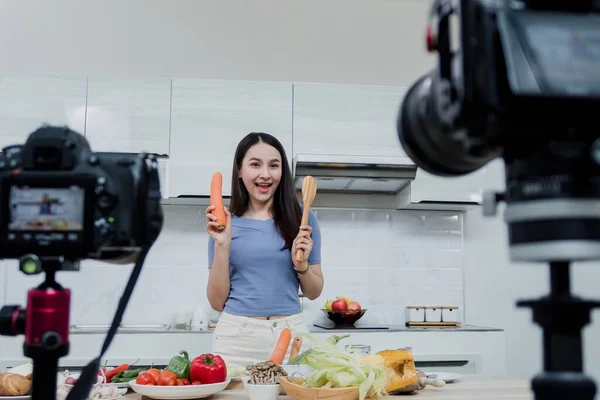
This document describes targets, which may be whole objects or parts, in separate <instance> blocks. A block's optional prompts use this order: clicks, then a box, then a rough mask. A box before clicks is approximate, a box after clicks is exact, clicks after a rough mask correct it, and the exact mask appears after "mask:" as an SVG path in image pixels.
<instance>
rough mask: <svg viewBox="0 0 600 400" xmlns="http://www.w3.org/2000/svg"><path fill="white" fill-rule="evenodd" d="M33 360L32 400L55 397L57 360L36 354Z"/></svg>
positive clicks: (45, 399) (46, 399)
mask: <svg viewBox="0 0 600 400" xmlns="http://www.w3.org/2000/svg"><path fill="white" fill-rule="evenodd" d="M32 359H33V381H32V385H31V399H32V400H49V399H54V398H55V397H56V379H57V376H58V375H57V374H58V358H56V357H52V356H44V355H43V354H37V357H35V356H34V357H32Z"/></svg>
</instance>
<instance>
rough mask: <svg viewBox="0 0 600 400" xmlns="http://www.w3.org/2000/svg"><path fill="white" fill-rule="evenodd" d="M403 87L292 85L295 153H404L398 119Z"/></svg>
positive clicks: (398, 154) (403, 154) (387, 154)
mask: <svg viewBox="0 0 600 400" xmlns="http://www.w3.org/2000/svg"><path fill="white" fill-rule="evenodd" d="M405 91H406V88H404V87H387V86H359V85H339V84H319V83H297V84H294V154H340V155H369V156H399V157H406V153H405V152H404V150H403V149H402V146H401V145H400V141H399V139H398V134H397V133H396V118H397V116H398V110H399V107H400V103H401V102H402V98H403V96H404V93H405Z"/></svg>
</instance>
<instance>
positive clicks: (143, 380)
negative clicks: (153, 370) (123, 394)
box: [135, 372, 156, 386]
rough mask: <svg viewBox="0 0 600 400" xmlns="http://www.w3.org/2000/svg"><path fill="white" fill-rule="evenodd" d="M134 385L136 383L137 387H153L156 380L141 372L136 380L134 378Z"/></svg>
mask: <svg viewBox="0 0 600 400" xmlns="http://www.w3.org/2000/svg"><path fill="white" fill-rule="evenodd" d="M135 383H137V384H138V385H151V386H155V385H156V379H154V377H153V376H152V375H151V374H149V373H148V372H142V373H141V374H139V375H138V377H137V378H135Z"/></svg>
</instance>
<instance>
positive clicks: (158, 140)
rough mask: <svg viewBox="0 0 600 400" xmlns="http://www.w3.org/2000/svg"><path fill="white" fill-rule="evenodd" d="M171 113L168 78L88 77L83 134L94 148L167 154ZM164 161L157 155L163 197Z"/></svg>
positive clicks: (165, 168)
mask: <svg viewBox="0 0 600 400" xmlns="http://www.w3.org/2000/svg"><path fill="white" fill-rule="evenodd" d="M170 116H171V80H170V79H163V78H137V77H133V78H121V77H118V78H112V77H111V78H108V77H102V78H100V77H90V78H89V81H88V99H87V118H86V133H85V135H86V138H87V139H88V141H89V142H90V146H91V148H92V150H94V151H115V152H127V153H139V152H150V153H157V154H159V155H165V156H168V154H169V125H170ZM167 162H168V161H167V160H166V159H162V158H161V159H159V175H160V179H161V191H162V194H163V197H166V195H167V187H166V185H167V180H166V176H167Z"/></svg>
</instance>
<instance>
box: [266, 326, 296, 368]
mask: <svg viewBox="0 0 600 400" xmlns="http://www.w3.org/2000/svg"><path fill="white" fill-rule="evenodd" d="M291 341H292V331H291V330H290V329H289V328H285V329H284V330H282V331H281V333H280V334H279V340H277V345H276V346H275V349H274V350H273V353H271V357H269V361H273V362H274V363H275V364H277V365H281V363H283V359H284V358H285V354H286V353H287V349H288V346H289V345H290V342H291Z"/></svg>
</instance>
